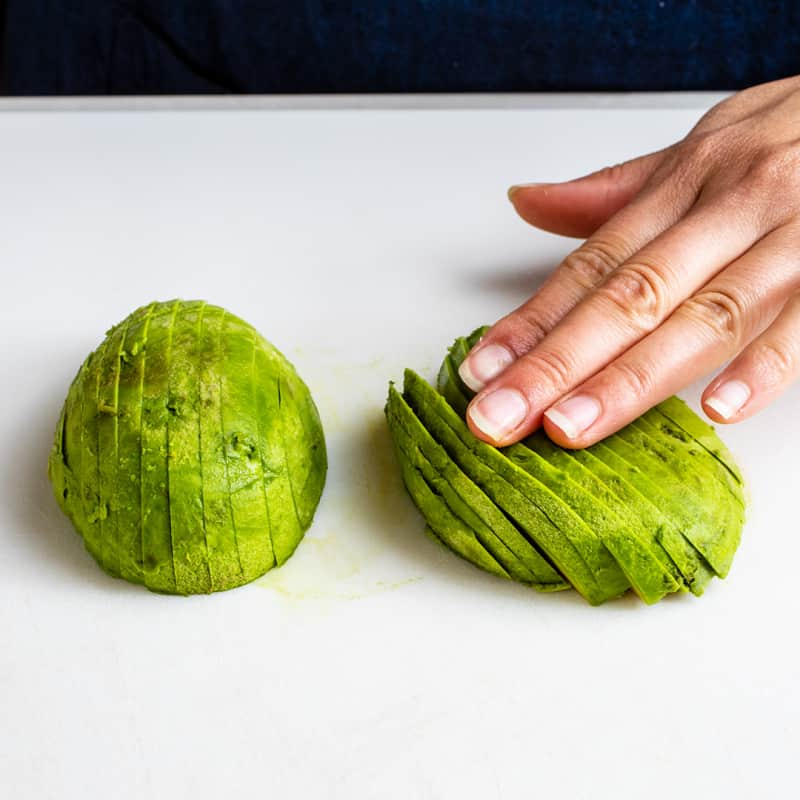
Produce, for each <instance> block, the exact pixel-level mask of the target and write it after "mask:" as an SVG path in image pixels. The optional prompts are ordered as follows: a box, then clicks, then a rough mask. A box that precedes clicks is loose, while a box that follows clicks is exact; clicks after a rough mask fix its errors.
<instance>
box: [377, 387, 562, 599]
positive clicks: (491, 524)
mask: <svg viewBox="0 0 800 800" xmlns="http://www.w3.org/2000/svg"><path fill="white" fill-rule="evenodd" d="M387 418H388V420H389V427H390V430H391V433H392V438H393V440H394V441H395V446H396V447H398V446H399V447H402V448H403V450H404V452H408V451H412V452H417V453H418V454H419V455H418V458H417V460H416V465H417V466H419V467H421V469H422V471H423V472H424V476H425V478H426V481H427V482H428V484H429V485H431V486H435V488H436V491H437V493H438V494H440V495H441V496H442V497H443V498H444V499H445V502H446V503H447V505H448V507H449V508H450V510H451V511H452V512H453V513H454V514H455V515H456V516H458V517H459V518H460V519H461V520H462V521H463V522H464V523H465V524H466V525H467V526H469V527H470V528H471V529H472V530H473V531H474V532H475V534H476V536H477V537H478V539H479V540H480V542H481V543H482V544H483V546H484V547H485V548H486V549H487V550H488V551H489V552H490V553H491V554H492V555H493V557H494V558H495V559H496V560H497V561H498V562H499V563H500V564H501V565H502V566H503V567H504V568H505V570H506V571H507V572H508V574H509V575H510V576H511V577H513V578H514V579H515V580H518V581H521V582H523V583H529V584H532V585H534V586H535V587H536V588H537V589H539V590H540V591H555V590H559V589H567V588H569V584H568V583H566V582H565V581H564V579H563V578H562V577H561V576H560V575H559V574H558V573H557V572H556V571H555V569H554V568H553V567H552V566H551V565H550V564H549V563H548V562H547V561H546V560H545V559H544V558H543V556H542V555H541V554H540V553H539V552H538V551H537V550H536V548H535V547H533V545H531V543H530V542H529V541H528V540H527V539H526V538H525V537H524V536H523V535H522V534H521V533H520V532H519V531H518V530H517V528H516V527H515V526H514V524H513V523H512V522H511V521H510V520H509V519H508V518H507V517H506V516H505V514H504V513H503V512H502V511H501V510H500V509H499V508H498V507H497V506H496V505H495V504H494V502H493V501H492V500H490V499H489V497H487V496H486V494H484V492H483V491H482V490H481V489H480V488H479V487H478V486H476V485H475V484H474V483H473V482H472V481H471V480H470V479H469V478H468V477H467V476H466V475H465V474H464V473H463V472H462V471H461V470H460V469H459V467H458V466H457V465H456V464H455V462H453V461H452V459H451V458H450V457H449V456H448V455H447V453H446V452H445V450H444V448H442V447H441V445H439V444H438V443H437V442H436V441H435V440H434V438H433V437H432V436H431V435H430V433H429V432H428V431H427V430H426V429H425V427H424V426H423V425H422V423H421V422H420V420H419V419H418V418H417V416H416V415H415V414H414V412H413V411H412V409H411V408H410V407H409V405H408V404H407V403H406V401H405V400H404V398H403V397H402V395H400V394H399V393H398V392H397V391H396V390H395V389H394V387H390V389H389V400H388V402H387Z"/></svg>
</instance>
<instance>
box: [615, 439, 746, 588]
mask: <svg viewBox="0 0 800 800" xmlns="http://www.w3.org/2000/svg"><path fill="white" fill-rule="evenodd" d="M604 443H605V444H606V446H607V447H608V448H610V449H612V450H614V451H615V452H616V453H618V454H619V455H620V456H621V457H622V458H624V459H625V460H626V461H628V463H629V464H634V465H636V467H637V469H640V470H642V471H643V472H645V473H646V474H647V475H648V476H649V477H650V478H651V480H652V481H653V485H654V486H655V491H656V492H657V494H656V496H657V497H658V498H659V503H660V504H661V505H662V506H663V507H664V508H665V509H667V510H668V511H669V513H670V515H671V516H672V517H673V518H674V519H675V520H676V521H677V522H678V524H679V526H680V528H681V532H682V533H683V535H684V536H685V537H686V538H687V539H688V540H689V541H690V542H691V543H692V545H694V547H695V548H697V550H699V551H700V553H702V555H703V557H704V558H705V560H706V561H707V562H708V564H709V566H710V567H711V568H712V569H713V570H714V572H716V573H717V575H719V576H720V577H722V578H724V577H725V576H726V575H727V574H728V570H729V569H730V565H731V560H732V558H733V552H734V551H735V550H736V546H737V545H738V543H739V535H740V531H741V526H740V525H738V524H736V523H735V521H734V520H731V519H730V514H729V513H728V509H729V507H731V506H732V504H733V499H732V498H731V497H730V496H729V495H728V493H727V491H726V490H725V489H724V488H723V487H721V486H719V485H717V487H716V495H717V503H716V504H715V505H714V506H713V507H709V506H708V504H707V503H705V502H702V501H700V500H699V499H698V495H697V493H696V492H697V487H696V485H695V483H694V482H695V481H696V480H697V479H698V478H697V475H696V473H695V472H694V471H693V470H692V469H691V468H689V467H686V468H684V467H683V466H680V465H676V464H673V460H672V459H669V458H668V457H667V458H666V460H665V459H664V458H663V457H662V458H659V457H658V456H657V455H656V454H655V452H654V450H655V445H654V444H653V442H652V441H650V440H649V439H648V438H647V436H645V435H642V433H641V432H640V431H639V430H637V429H635V428H633V427H630V426H629V427H627V428H623V429H622V430H621V431H619V432H618V433H617V434H616V435H615V436H610V437H609V438H608V439H606V440H605V442H604ZM677 471H679V472H680V473H681V474H680V477H679V476H678V475H677V474H676V472H677ZM708 482H709V483H710V481H708ZM720 508H722V510H723V511H724V512H725V513H722V514H720V513H718V510H719V509H720Z"/></svg>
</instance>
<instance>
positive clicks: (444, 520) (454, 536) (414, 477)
mask: <svg viewBox="0 0 800 800" xmlns="http://www.w3.org/2000/svg"><path fill="white" fill-rule="evenodd" d="M393 441H394V445H395V451H396V453H397V460H398V462H399V463H400V470H401V473H402V476H403V482H404V483H405V486H406V489H407V490H408V493H409V495H411V498H412V499H413V500H414V503H415V504H416V506H417V508H419V509H420V510H421V511H422V512H423V515H424V517H425V521H426V522H427V523H428V528H429V529H430V531H431V532H432V533H433V534H434V536H435V538H436V539H437V540H438V541H439V542H441V543H443V544H445V545H446V546H447V547H449V548H450V549H451V550H452V551H453V552H454V553H457V554H458V555H460V556H461V557H462V558H463V559H465V560H466V561H469V562H471V563H472V564H474V565H476V566H478V567H480V568H481V569H483V570H486V571H487V572H491V573H492V574H493V575H497V576H498V577H501V578H506V579H508V578H510V576H509V574H508V573H507V572H506V571H505V569H503V567H502V566H501V565H500V564H499V563H498V562H497V561H496V560H495V558H494V557H493V556H492V554H491V553H490V552H489V551H488V550H487V549H486V548H485V547H484V546H483V545H482V544H481V542H480V540H479V539H478V537H477V536H476V535H475V532H474V531H473V530H471V529H470V528H469V527H468V526H467V525H466V524H465V523H464V522H463V521H462V520H461V519H459V518H458V517H457V516H456V515H455V514H453V512H452V511H451V510H450V508H449V507H448V505H447V503H446V502H445V500H444V498H443V497H442V495H440V494H439V493H438V491H437V488H436V484H435V483H433V484H432V483H429V482H428V481H426V480H425V478H424V476H423V473H422V471H421V469H420V467H418V466H415V464H416V463H418V462H419V461H421V460H422V455H421V453H420V451H419V448H417V447H416V446H414V450H415V452H414V453H408V452H406V451H405V450H404V449H403V447H402V446H401V445H400V444H399V441H398V440H397V439H393ZM445 483H446V482H445Z"/></svg>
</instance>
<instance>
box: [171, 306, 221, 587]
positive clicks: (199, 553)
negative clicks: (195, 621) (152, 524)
mask: <svg viewBox="0 0 800 800" xmlns="http://www.w3.org/2000/svg"><path fill="white" fill-rule="evenodd" d="M205 305H206V304H205V303H203V302H200V301H192V302H187V303H183V304H182V305H181V307H180V312H179V315H178V317H177V319H176V322H175V326H174V329H173V332H172V342H173V344H172V358H171V362H170V365H169V379H168V382H169V387H168V395H167V412H168V423H169V424H168V430H167V449H168V452H169V470H168V475H167V478H168V490H169V519H170V529H171V530H172V531H173V537H172V538H173V559H174V563H175V589H176V591H177V592H178V593H179V594H195V593H200V592H210V591H211V588H212V583H211V572H210V568H209V562H208V545H207V542H206V531H205V525H204V518H203V479H202V465H201V458H200V410H201V405H200V396H199V382H200V377H199V363H200V359H199V357H198V350H199V334H200V327H201V321H202V316H203V313H204V311H205ZM177 531H180V535H179V536H178V535H176V532H177Z"/></svg>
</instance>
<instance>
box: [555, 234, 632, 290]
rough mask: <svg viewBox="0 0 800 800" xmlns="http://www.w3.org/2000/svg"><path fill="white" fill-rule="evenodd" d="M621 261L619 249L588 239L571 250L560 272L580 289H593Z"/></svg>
mask: <svg viewBox="0 0 800 800" xmlns="http://www.w3.org/2000/svg"><path fill="white" fill-rule="evenodd" d="M621 260H622V258H621V254H620V248H619V247H617V246H616V245H614V244H610V243H607V242H605V241H602V240H600V239H590V240H589V241H587V242H585V243H584V244H583V245H581V247H579V248H578V249H577V250H573V252H571V253H570V254H569V255H568V256H567V257H566V258H565V259H564V261H563V262H562V263H561V272H562V274H564V275H566V276H567V277H568V278H569V279H570V280H572V281H573V282H574V283H576V284H578V285H579V286H580V287H581V288H582V289H586V290H589V289H594V287H595V286H597V284H598V283H600V282H602V281H603V280H604V279H605V278H606V276H607V275H608V274H609V273H610V272H611V271H612V270H613V269H614V268H615V267H616V266H617V264H619V262H620V261H621Z"/></svg>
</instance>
